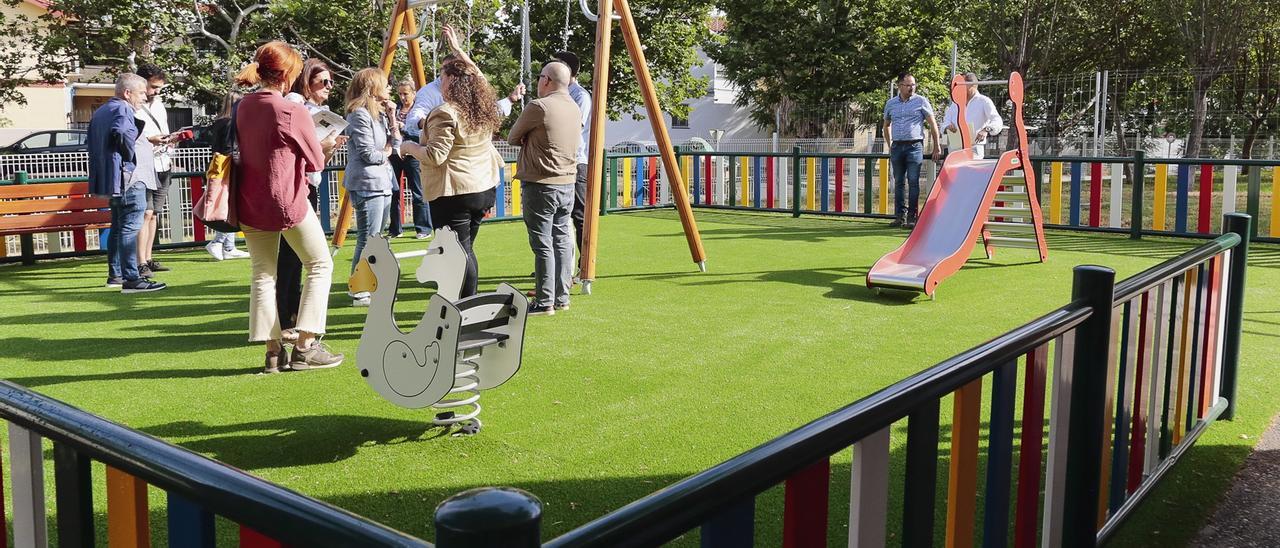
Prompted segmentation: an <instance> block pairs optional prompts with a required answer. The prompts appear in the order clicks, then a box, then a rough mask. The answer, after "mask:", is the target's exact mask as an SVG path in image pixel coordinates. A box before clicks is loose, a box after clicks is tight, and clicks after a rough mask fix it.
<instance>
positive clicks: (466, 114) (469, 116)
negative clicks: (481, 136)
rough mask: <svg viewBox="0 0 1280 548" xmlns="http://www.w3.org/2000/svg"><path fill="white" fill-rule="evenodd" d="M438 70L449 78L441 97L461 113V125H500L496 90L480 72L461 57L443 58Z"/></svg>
mask: <svg viewBox="0 0 1280 548" xmlns="http://www.w3.org/2000/svg"><path fill="white" fill-rule="evenodd" d="M440 73H441V74H443V75H447V76H449V77H450V78H451V79H452V81H451V82H450V83H449V90H448V91H446V92H445V94H444V100H445V101H447V102H448V103H449V104H452V105H453V106H454V108H457V109H458V112H459V113H461V114H462V125H463V127H464V128H466V129H467V130H470V131H475V132H486V133H493V132H495V131H498V127H500V126H501V125H502V114H501V113H499V112H498V107H497V106H496V103H497V102H498V94H497V92H495V91H494V90H493V86H491V85H489V81H488V80H486V79H485V77H484V75H483V74H480V71H479V70H477V69H476V67H475V66H474V65H471V64H470V63H467V62H466V61H463V60H461V59H454V60H451V61H448V62H446V63H445V64H444V66H442V67H441V68H440Z"/></svg>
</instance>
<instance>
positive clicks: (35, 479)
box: [9, 423, 49, 548]
mask: <svg viewBox="0 0 1280 548" xmlns="http://www.w3.org/2000/svg"><path fill="white" fill-rule="evenodd" d="M9 474H10V482H11V483H12V484H13V486H12V496H13V499H12V500H13V545H14V546H18V547H22V548H27V547H33V546H34V547H44V546H48V545H49V525H48V523H49V521H48V519H47V518H46V517H45V498H44V452H43V451H42V449H41V443H40V436H39V435H37V434H36V433H35V432H32V431H30V430H27V429H26V428H22V427H20V426H18V425H16V424H13V423H9Z"/></svg>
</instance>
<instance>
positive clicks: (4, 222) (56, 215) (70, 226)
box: [0, 178, 111, 264]
mask: <svg viewBox="0 0 1280 548" xmlns="http://www.w3.org/2000/svg"><path fill="white" fill-rule="evenodd" d="M22 180H23V178H19V179H18V180H17V182H21V181H22ZM108 207H110V206H109V204H108V199H107V198H102V197H98V196H93V195H91V194H89V183H87V182H68V183H35V184H12V185H3V186H0V243H2V242H3V239H2V238H3V237H4V236H15V235H16V236H20V237H21V239H22V263H23V264H35V262H36V254H35V253H36V251H35V240H34V238H33V236H34V235H35V234H44V233H57V232H64V231H71V232H72V240H73V242H74V245H75V250H76V251H85V250H86V248H87V247H88V243H87V238H86V230H89V229H96V228H108V227H110V226H111V211H110V210H109V209H107V208H108ZM51 237H56V236H51ZM5 248H6V246H4V245H0V256H4V255H5V254H6V249H5Z"/></svg>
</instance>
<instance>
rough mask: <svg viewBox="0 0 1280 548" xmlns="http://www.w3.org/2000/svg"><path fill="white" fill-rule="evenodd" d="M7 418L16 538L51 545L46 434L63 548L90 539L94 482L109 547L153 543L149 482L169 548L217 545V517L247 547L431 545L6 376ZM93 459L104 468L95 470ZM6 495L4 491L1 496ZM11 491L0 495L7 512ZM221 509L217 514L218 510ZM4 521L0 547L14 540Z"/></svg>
mask: <svg viewBox="0 0 1280 548" xmlns="http://www.w3.org/2000/svg"><path fill="white" fill-rule="evenodd" d="M0 418H2V419H4V420H6V421H8V434H9V436H8V437H9V452H8V462H7V463H0V465H4V464H7V465H8V466H9V483H8V485H3V484H0V490H4V491H7V492H8V495H9V497H8V500H9V501H10V504H11V507H10V511H11V515H12V522H11V524H10V531H8V532H7V533H9V534H12V538H13V545H14V546H19V547H24V548H26V547H43V546H48V544H49V531H48V528H49V525H48V519H47V514H46V512H47V507H48V500H47V499H48V493H46V491H45V489H46V481H45V473H46V469H47V468H49V467H48V466H46V462H45V450H44V449H45V441H46V440H49V441H51V442H52V446H53V457H52V461H53V462H52V471H53V475H54V478H53V487H54V493H52V495H53V502H54V508H56V510H57V515H56V518H55V527H56V529H57V538H58V544H59V546H93V545H95V543H97V541H96V539H95V527H96V525H95V506H94V501H93V493H94V485H95V482H102V483H103V484H105V492H106V518H105V519H106V530H107V538H106V541H107V545H109V546H112V547H149V546H151V545H152V538H151V528H152V525H153V524H152V516H153V513H152V507H151V504H150V501H149V500H148V485H150V486H154V487H157V488H159V489H162V490H164V491H165V505H164V508H163V511H162V515H163V516H164V519H165V521H166V522H167V534H168V539H169V542H168V544H169V546H173V547H184V548H188V547H191V548H201V547H213V546H215V540H216V539H215V534H214V522H215V519H227V520H231V521H232V522H234V523H236V524H237V528H238V530H239V534H238V536H239V545H240V546H242V547H246V548H282V547H284V546H287V545H297V546H424V547H425V546H430V544H428V543H426V542H423V541H421V540H418V539H415V538H413V537H410V536H408V535H405V534H403V533H400V532H398V531H395V530H393V529H390V528H388V527H385V526H383V525H379V524H377V523H374V522H371V521H369V520H366V519H364V518H361V517H359V516H355V515H353V514H351V513H349V512H346V511H344V510H341V509H338V508H336V507H333V506H330V505H328V504H326V503H323V502H320V501H318V500H315V499H311V498H308V497H305V496H303V495H300V494H298V493H296V492H293V491H290V490H288V489H285V488H283V487H280V486H277V485H274V484H271V483H268V482H266V481H264V480H261V479H258V478H256V477H253V476H250V475H249V474H246V473H245V472H242V471H240V470H238V469H235V468H232V467H230V466H227V465H225V464H222V463H219V462H217V461H214V460H211V459H209V458H206V457H204V456H201V455H198V454H196V453H193V452H191V451H188V450H186V449H183V448H181V447H177V446H175V445H171V444H168V443H166V442H163V441H160V440H158V439H155V438H153V437H151V436H148V435H146V434H143V433H141V432H138V431H136V430H132V429H129V428H126V427H124V426H121V425H118V424H114V423H112V422H110V421H107V420H105V419H102V418H101V417H97V416H95V415H92V414H89V413H86V412H84V411H81V410H79V409H76V408H74V407H72V406H70V405H67V404H65V403H63V402H60V401H58V400H55V399H52V398H49V397H46V396H43V395H40V394H37V393H35V392H32V391H30V390H27V389H25V388H23V387H21V386H18V385H16V384H13V383H10V382H8V381H0ZM93 461H97V462H101V463H104V464H105V465H106V467H105V474H103V476H104V477H100V478H96V477H94V475H93V473H92V471H93V470H94V467H93V466H91V463H92V462H93ZM2 494H3V493H0V495H2ZM4 500H5V497H3V496H0V515H3V510H4V508H3V505H4ZM215 516H216V517H215ZM5 535H6V531H5V530H4V521H3V520H0V544H4V539H6V538H7V537H6V536H5Z"/></svg>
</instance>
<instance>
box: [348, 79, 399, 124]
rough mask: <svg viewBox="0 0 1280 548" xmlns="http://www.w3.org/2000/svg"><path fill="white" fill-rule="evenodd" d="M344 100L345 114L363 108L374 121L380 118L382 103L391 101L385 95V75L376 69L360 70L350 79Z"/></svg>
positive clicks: (389, 97) (387, 95)
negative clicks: (345, 102) (345, 100)
mask: <svg viewBox="0 0 1280 548" xmlns="http://www.w3.org/2000/svg"><path fill="white" fill-rule="evenodd" d="M346 99H347V104H346V106H345V107H343V108H345V109H346V111H347V112H352V111H354V110H356V109H358V108H363V109H365V110H367V111H369V115H370V116H373V117H374V118H375V119H376V118H377V117H378V116H381V115H382V102H383V101H388V100H390V99H391V95H390V94H388V93H387V73H385V72H382V69H378V68H367V69H361V70H360V72H357V73H356V75H355V76H353V77H352V78H351V85H349V86H347V95H346Z"/></svg>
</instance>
